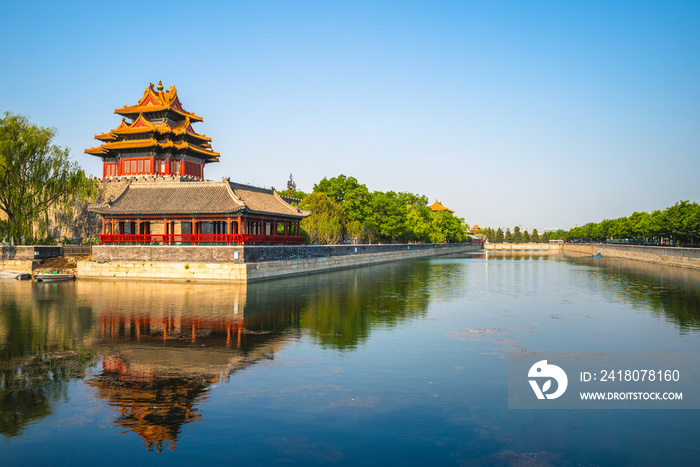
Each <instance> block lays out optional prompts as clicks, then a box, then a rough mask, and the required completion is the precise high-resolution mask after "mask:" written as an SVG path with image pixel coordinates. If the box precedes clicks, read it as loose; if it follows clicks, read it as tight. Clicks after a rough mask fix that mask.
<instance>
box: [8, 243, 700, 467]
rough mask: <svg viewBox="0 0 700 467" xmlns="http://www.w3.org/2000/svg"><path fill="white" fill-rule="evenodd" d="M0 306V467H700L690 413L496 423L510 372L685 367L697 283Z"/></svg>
mask: <svg viewBox="0 0 700 467" xmlns="http://www.w3.org/2000/svg"><path fill="white" fill-rule="evenodd" d="M0 299H1V302H0V459H2V461H1V463H2V464H3V465H22V464H27V465H38V464H52V465H67V464H71V465H73V464H83V465H96V464H104V463H108V464H112V465H114V464H130V465H142V464H149V465H173V464H185V463H187V464H193V463H198V464H199V463H206V464H214V465H218V464H224V463H226V464H238V465H272V464H281V465H315V464H324V465H326V464H335V465H360V464H361V465H382V466H386V465H404V466H406V465H420V466H424V465H620V464H622V465H690V464H696V463H697V459H699V458H700V443H698V439H700V411H698V410H515V409H509V408H508V358H509V357H513V356H518V355H527V354H530V353H541V352H545V353H546V352H601V353H606V352H632V353H633V352H647V353H648V352H679V355H681V357H679V358H686V359H688V358H693V359H694V358H695V356H696V355H697V356H700V272H698V271H693V270H688V269H682V268H672V267H666V266H661V265H652V264H646V263H642V262H633V261H624V260H619V259H612V258H589V257H564V256H557V255H549V254H541V253H534V252H533V253H528V252H524V253H514V254H511V253H492V252H489V253H488V254H487V253H484V252H480V253H472V254H464V255H459V256H452V257H445V258H434V259H427V260H414V261H406V262H396V263H391V264H386V265H380V266H372V267H365V268H358V269H351V270H344V271H338V272H333V273H323V274H314V275H309V276H303V277H296V278H289V279H280V280H273V281H267V282H260V283H254V284H249V285H247V286H245V285H234V284H195V283H165V282H146V281H138V282H137V281H134V282H129V281H122V282H116V281H115V282H111V281H88V280H78V281H76V282H70V283H36V282H28V281H27V282H19V281H14V280H4V281H0ZM689 355H690V357H689ZM678 364H679V366H681V367H682V366H683V364H684V362H683V361H679V362H678Z"/></svg>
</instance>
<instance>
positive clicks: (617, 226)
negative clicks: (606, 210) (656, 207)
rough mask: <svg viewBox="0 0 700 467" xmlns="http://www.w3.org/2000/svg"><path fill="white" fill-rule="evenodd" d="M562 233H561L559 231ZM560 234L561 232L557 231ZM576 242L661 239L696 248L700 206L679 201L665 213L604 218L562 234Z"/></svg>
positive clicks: (656, 241) (636, 241) (651, 240)
mask: <svg viewBox="0 0 700 467" xmlns="http://www.w3.org/2000/svg"><path fill="white" fill-rule="evenodd" d="M560 232H562V231H560ZM557 234H558V235H559V232H557ZM557 238H567V239H569V240H573V241H597V242H604V241H606V240H611V239H615V240H621V241H628V242H633V243H652V244H653V243H659V242H661V239H662V238H665V239H670V240H671V242H672V243H674V244H678V243H680V244H687V245H695V244H697V243H698V240H700V205H698V203H695V202H690V201H679V202H677V203H676V204H675V205H673V206H671V207H668V208H666V209H665V210H663V211H654V212H652V213H651V214H649V213H646V212H634V213H633V214H632V215H630V216H629V217H619V218H617V219H605V220H603V221H601V222H599V223H589V224H586V225H584V226H583V227H574V228H573V229H571V230H569V231H568V232H562V234H561V237H557Z"/></svg>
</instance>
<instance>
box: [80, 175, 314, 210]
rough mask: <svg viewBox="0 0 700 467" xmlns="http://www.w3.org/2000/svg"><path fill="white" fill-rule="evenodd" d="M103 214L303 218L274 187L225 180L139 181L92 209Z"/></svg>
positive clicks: (91, 208)
mask: <svg viewBox="0 0 700 467" xmlns="http://www.w3.org/2000/svg"><path fill="white" fill-rule="evenodd" d="M89 210H90V211H92V212H97V213H99V214H102V215H135V214H228V213H236V212H241V211H244V210H247V211H248V212H251V213H257V214H267V215H278V216H285V217H296V218H303V217H307V216H309V215H310V213H309V212H308V211H302V210H301V209H299V208H296V207H294V206H291V205H290V204H288V203H287V202H285V201H284V200H283V199H282V198H281V197H280V196H279V195H278V194H277V193H275V192H274V190H267V189H264V188H257V187H253V186H249V185H241V184H238V183H231V182H228V181H222V182H136V183H132V184H130V185H129V186H128V187H127V188H126V189H125V190H124V192H123V193H122V194H121V195H120V196H119V197H118V198H117V199H116V200H114V201H112V202H111V203H109V204H103V205H95V206H91V207H90V208H89Z"/></svg>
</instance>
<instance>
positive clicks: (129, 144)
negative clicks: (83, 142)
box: [102, 139, 158, 150]
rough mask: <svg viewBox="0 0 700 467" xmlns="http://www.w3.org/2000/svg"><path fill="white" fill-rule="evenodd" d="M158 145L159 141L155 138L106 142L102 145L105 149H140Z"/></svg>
mask: <svg viewBox="0 0 700 467" xmlns="http://www.w3.org/2000/svg"><path fill="white" fill-rule="evenodd" d="M157 145H158V141H156V140H155V139H136V140H131V141H117V142H114V143H105V144H103V145H102V147H103V148H104V149H108V150H112V149H138V148H152V147H154V146H157Z"/></svg>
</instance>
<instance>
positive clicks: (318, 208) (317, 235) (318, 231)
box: [301, 193, 343, 245]
mask: <svg viewBox="0 0 700 467" xmlns="http://www.w3.org/2000/svg"><path fill="white" fill-rule="evenodd" d="M301 207H302V209H306V210H309V211H311V212H312V214H311V216H309V217H307V218H306V219H304V220H302V221H301V227H302V228H303V229H304V230H305V231H306V232H308V234H309V241H310V242H311V243H313V244H323V245H331V244H335V243H338V242H340V240H341V239H342V237H343V208H342V207H341V206H340V204H338V203H337V202H335V200H333V199H331V198H329V197H328V196H327V195H326V194H325V193H312V194H310V195H309V196H307V197H306V198H304V200H303V201H302V203H301Z"/></svg>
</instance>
